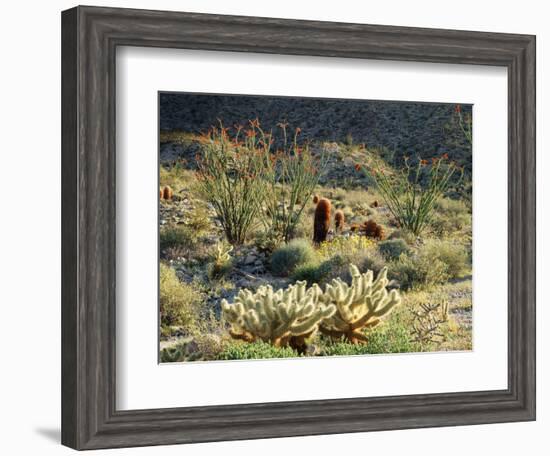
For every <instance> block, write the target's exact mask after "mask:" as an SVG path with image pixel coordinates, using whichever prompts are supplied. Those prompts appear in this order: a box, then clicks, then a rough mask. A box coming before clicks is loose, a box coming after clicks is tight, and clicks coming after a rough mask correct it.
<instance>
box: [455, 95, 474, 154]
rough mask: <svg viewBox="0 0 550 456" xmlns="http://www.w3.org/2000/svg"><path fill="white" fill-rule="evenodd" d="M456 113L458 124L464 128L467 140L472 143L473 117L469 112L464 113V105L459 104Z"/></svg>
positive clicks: (463, 131)
mask: <svg viewBox="0 0 550 456" xmlns="http://www.w3.org/2000/svg"><path fill="white" fill-rule="evenodd" d="M454 115H455V117H456V120H457V123H458V126H459V127H460V129H461V130H462V133H463V134H464V137H465V138H466V141H468V142H469V143H470V145H471V144H472V117H471V116H469V115H468V114H463V113H462V107H461V106H460V105H459V104H457V105H456V106H455V111H454Z"/></svg>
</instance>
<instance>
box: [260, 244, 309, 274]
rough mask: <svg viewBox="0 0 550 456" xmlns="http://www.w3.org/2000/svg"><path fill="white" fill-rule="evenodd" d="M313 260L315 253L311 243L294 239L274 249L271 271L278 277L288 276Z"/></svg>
mask: <svg viewBox="0 0 550 456" xmlns="http://www.w3.org/2000/svg"><path fill="white" fill-rule="evenodd" d="M315 260H316V253H315V249H314V248H313V246H312V245H311V243H310V242H309V241H308V240H306V239H294V240H293V241H291V242H289V243H288V244H284V245H281V246H280V247H278V248H277V249H275V251H274V252H273V254H272V255H271V271H272V272H273V273H274V274H276V275H279V276H288V275H291V274H292V273H293V272H294V271H295V270H296V268H297V267H299V266H301V265H304V264H308V263H313V262H314V261H315Z"/></svg>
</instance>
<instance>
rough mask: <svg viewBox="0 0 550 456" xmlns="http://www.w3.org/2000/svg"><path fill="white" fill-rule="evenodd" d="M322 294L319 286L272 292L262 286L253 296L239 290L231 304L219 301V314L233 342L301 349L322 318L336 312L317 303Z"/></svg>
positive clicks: (289, 288) (301, 286)
mask: <svg viewBox="0 0 550 456" xmlns="http://www.w3.org/2000/svg"><path fill="white" fill-rule="evenodd" d="M322 294H323V292H322V291H321V289H320V288H319V286H318V285H313V286H312V287H310V288H307V287H306V282H296V284H295V285H290V286H289V287H288V288H287V289H285V290H282V289H280V290H277V291H273V288H272V287H271V286H270V285H267V286H261V287H259V288H258V291H257V292H256V293H253V292H252V291H250V290H246V289H244V290H241V291H239V293H238V295H237V296H236V298H235V302H234V303H233V304H229V303H228V302H227V301H226V300H225V299H223V300H222V310H223V313H224V316H225V318H226V320H227V321H228V322H229V323H230V324H231V329H230V334H231V336H232V337H233V338H234V339H241V340H245V341H247V342H253V341H256V340H258V339H260V340H262V341H264V342H270V343H271V344H273V345H274V346H276V347H283V346H287V345H289V343H290V344H291V345H297V346H300V345H303V343H304V340H305V339H306V338H307V337H309V336H311V335H312V334H313V333H314V332H315V331H316V330H317V329H318V327H319V323H320V322H321V321H322V320H324V319H325V318H329V317H331V316H332V315H333V314H334V313H335V312H336V306H334V305H333V304H330V303H329V304H324V303H321V302H320V301H319V298H320V296H321V295H322Z"/></svg>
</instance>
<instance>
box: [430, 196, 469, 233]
mask: <svg viewBox="0 0 550 456" xmlns="http://www.w3.org/2000/svg"><path fill="white" fill-rule="evenodd" d="M471 225H472V215H471V210H470V209H469V208H468V206H467V205H466V203H464V201H462V200H454V199H450V198H441V199H440V200H439V201H438V202H437V203H436V206H435V211H434V214H433V217H432V219H431V221H430V226H431V228H432V230H433V231H434V233H436V234H437V235H439V236H444V235H448V234H452V233H455V232H457V231H461V230H464V229H467V228H470V227H471Z"/></svg>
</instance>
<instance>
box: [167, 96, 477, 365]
mask: <svg viewBox="0 0 550 456" xmlns="http://www.w3.org/2000/svg"><path fill="white" fill-rule="evenodd" d="M453 116H454V117H451V118H450V119H449V124H448V125H445V128H447V130H445V131H448V129H449V128H451V127H452V125H455V127H456V128H455V129H454V130H453V131H454V133H453V134H455V135H458V136H460V135H463V136H466V139H465V140H466V141H469V142H470V143H471V123H470V122H471V117H468V116H467V115H465V114H464V113H463V110H462V109H461V108H460V106H458V108H455V109H454V110H453ZM449 125H451V127H449ZM448 134H451V133H448ZM459 139H460V138H459ZM460 140H461V141H462V142H464V138H462V139H460ZM163 150H167V151H169V153H168V152H166V157H165V158H164V159H163ZM174 151H176V152H174ZM470 159H471V156H470ZM159 205H160V206H159V207H160V214H159V221H160V225H159V237H160V240H159V251H160V269H159V271H160V280H159V286H160V290H159V295H160V300H159V301H160V306H159V314H160V318H159V321H160V337H161V340H160V359H161V362H182V361H211V360H231V359H259V358H294V357H304V356H335V355H361V354H380V353H405V352H423V351H451V350H470V349H471V348H472V317H471V315H472V302H471V261H472V260H471V258H472V248H471V236H472V229H471V227H472V224H471V182H470V175H469V174H468V173H464V163H463V158H461V159H460V160H458V159H455V158H453V154H452V150H448V151H447V150H444V151H439V152H438V153H437V154H433V151H430V157H429V158H425V156H423V155H422V151H411V153H410V155H406V156H396V155H395V154H392V153H389V152H388V150H387V149H384V148H380V147H370V146H368V144H366V143H365V142H356V141H354V139H353V137H352V136H346V137H345V138H344V140H343V141H341V142H338V141H328V140H325V139H322V138H321V139H319V138H315V137H313V138H312V137H303V131H302V130H301V128H300V125H290V124H289V123H287V122H286V121H284V120H281V121H280V122H278V123H277V124H276V125H275V127H274V128H264V127H263V125H262V122H261V119H243V121H242V123H241V124H237V125H231V126H226V125H224V124H223V122H221V121H216V122H213V125H212V126H211V127H210V128H209V129H208V130H207V131H203V132H200V133H199V132H186V131H177V130H170V131H161V166H160V188H159Z"/></svg>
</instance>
